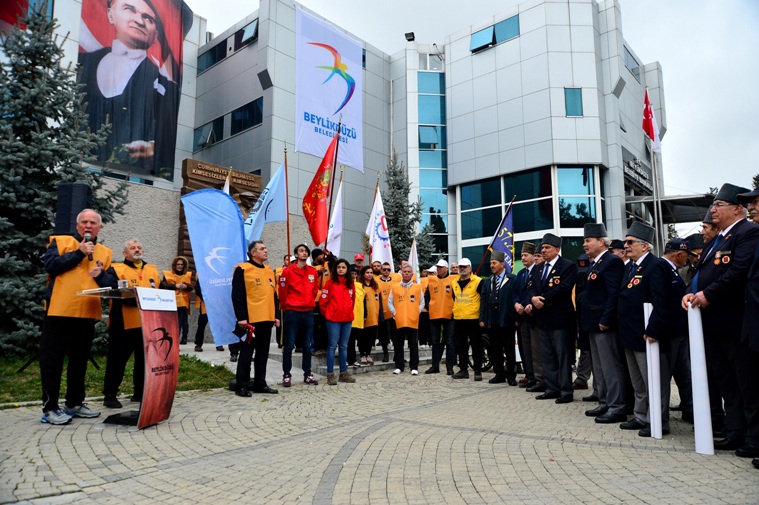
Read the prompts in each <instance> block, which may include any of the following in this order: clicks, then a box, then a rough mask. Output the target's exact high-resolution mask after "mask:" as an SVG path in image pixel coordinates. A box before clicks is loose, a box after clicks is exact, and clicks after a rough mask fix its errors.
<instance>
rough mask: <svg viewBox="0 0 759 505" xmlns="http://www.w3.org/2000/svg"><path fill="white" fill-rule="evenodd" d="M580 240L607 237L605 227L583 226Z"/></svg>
mask: <svg viewBox="0 0 759 505" xmlns="http://www.w3.org/2000/svg"><path fill="white" fill-rule="evenodd" d="M582 231H583V233H582V238H602V237H608V236H609V234H608V233H606V226H604V224H603V223H585V226H583V230H582Z"/></svg>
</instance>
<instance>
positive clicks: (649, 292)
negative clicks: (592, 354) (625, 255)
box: [617, 253, 683, 352]
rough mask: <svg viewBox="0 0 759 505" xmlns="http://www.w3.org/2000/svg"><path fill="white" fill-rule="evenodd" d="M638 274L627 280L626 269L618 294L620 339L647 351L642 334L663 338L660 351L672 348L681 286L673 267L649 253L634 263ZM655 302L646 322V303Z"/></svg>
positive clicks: (680, 311)
mask: <svg viewBox="0 0 759 505" xmlns="http://www.w3.org/2000/svg"><path fill="white" fill-rule="evenodd" d="M635 269H636V270H635V276H634V277H633V278H632V279H630V280H628V279H627V269H625V273H623V275H622V284H621V286H622V288H621V290H620V291H619V297H618V303H617V308H618V316H619V329H618V335H619V343H620V344H621V345H622V347H624V348H626V349H631V350H633V351H641V352H642V351H645V350H646V341H645V340H644V339H643V335H648V336H649V337H652V338H655V339H656V340H658V341H659V342H660V346H661V348H660V350H661V352H667V350H668V349H669V337H670V336H672V335H675V334H677V332H678V325H677V323H676V321H677V318H678V317H680V316H681V313H682V311H683V310H682V308H681V307H680V301H681V300H682V290H680V288H678V286H677V285H676V283H674V282H673V277H672V269H671V267H670V265H669V263H667V261H666V260H663V259H661V258H659V257H657V256H654V255H653V254H651V253H649V254H648V255H647V256H646V257H645V258H644V259H643V262H642V263H641V264H640V265H639V266H637V267H635ZM644 303H650V304H652V305H653V312H652V313H651V317H650V319H649V320H648V325H645V318H644V314H643V304H644Z"/></svg>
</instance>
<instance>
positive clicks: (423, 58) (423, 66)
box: [419, 53, 427, 70]
mask: <svg viewBox="0 0 759 505" xmlns="http://www.w3.org/2000/svg"><path fill="white" fill-rule="evenodd" d="M419 70H427V54H426V53H419Z"/></svg>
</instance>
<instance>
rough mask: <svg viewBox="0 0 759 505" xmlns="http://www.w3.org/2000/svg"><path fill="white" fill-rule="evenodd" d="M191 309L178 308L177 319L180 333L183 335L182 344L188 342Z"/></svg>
mask: <svg viewBox="0 0 759 505" xmlns="http://www.w3.org/2000/svg"><path fill="white" fill-rule="evenodd" d="M189 311H190V309H189V308H188V307H177V319H178V320H179V332H180V333H181V334H182V339H181V342H187V334H188V333H190V317H189Z"/></svg>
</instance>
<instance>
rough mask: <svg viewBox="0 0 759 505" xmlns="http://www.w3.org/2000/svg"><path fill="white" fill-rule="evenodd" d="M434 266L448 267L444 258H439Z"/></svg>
mask: <svg viewBox="0 0 759 505" xmlns="http://www.w3.org/2000/svg"><path fill="white" fill-rule="evenodd" d="M435 266H436V267H445V268H448V262H447V261H445V260H439V261H438V262H437V263H435Z"/></svg>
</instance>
